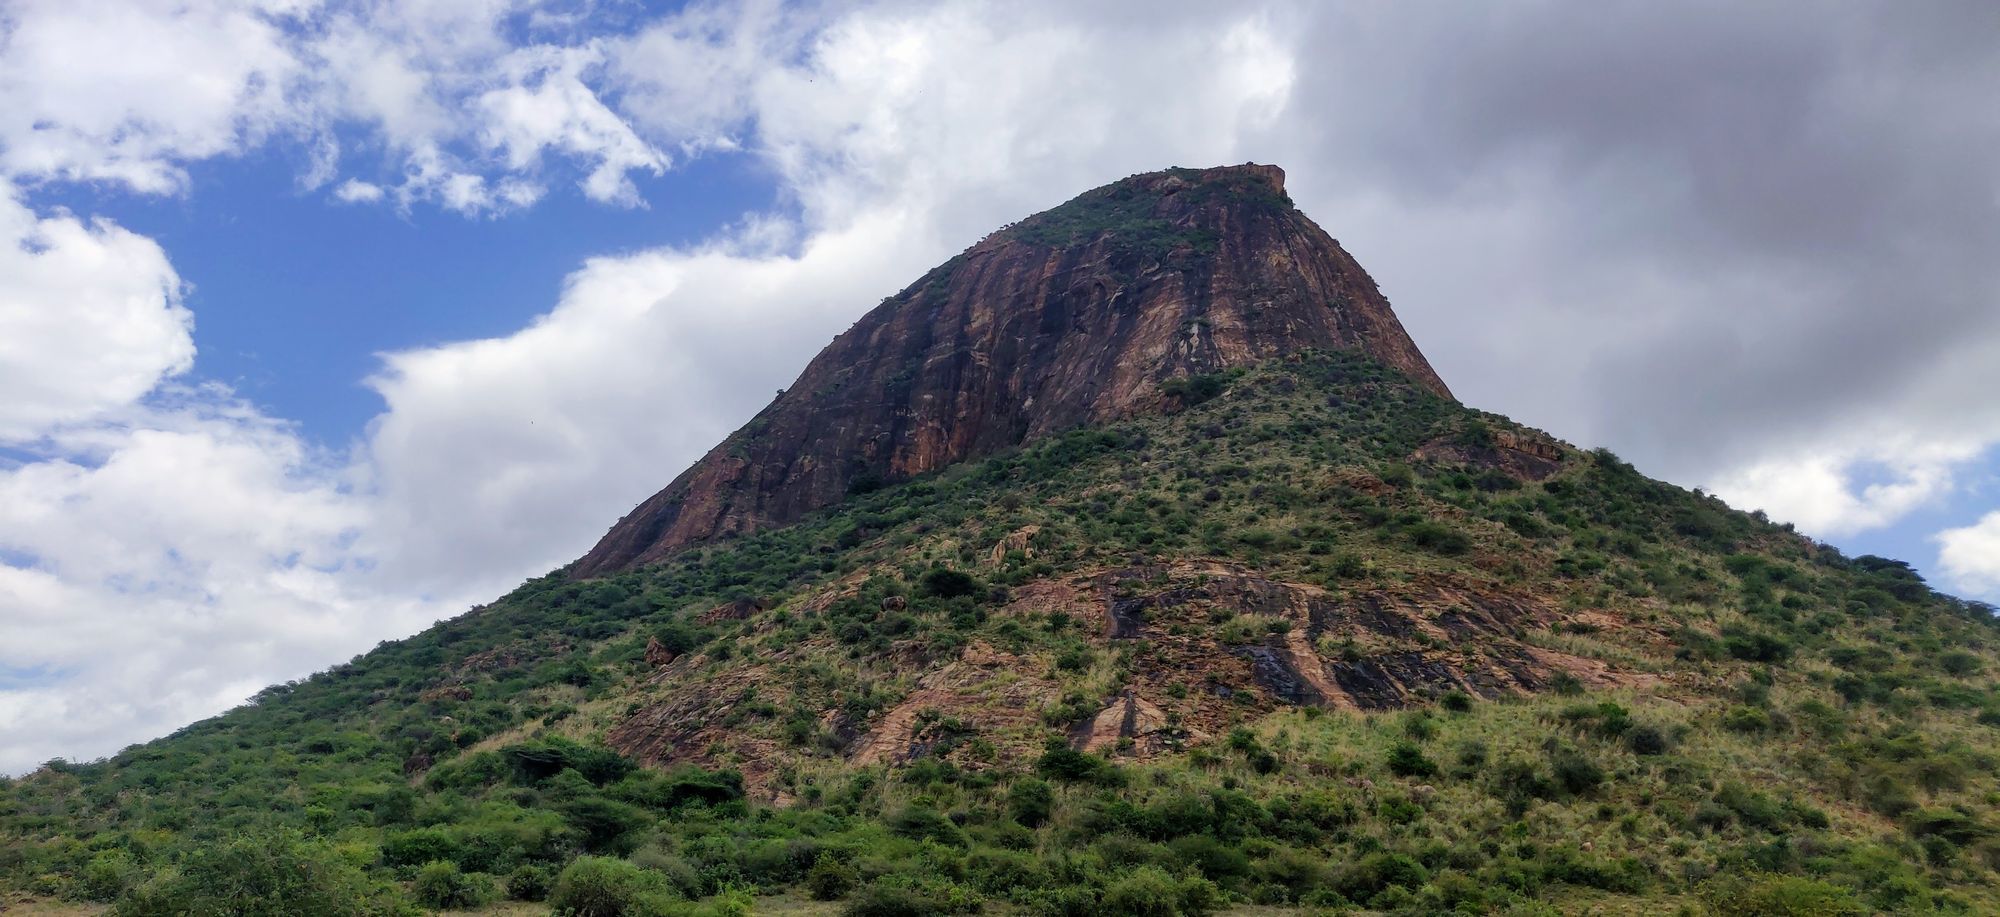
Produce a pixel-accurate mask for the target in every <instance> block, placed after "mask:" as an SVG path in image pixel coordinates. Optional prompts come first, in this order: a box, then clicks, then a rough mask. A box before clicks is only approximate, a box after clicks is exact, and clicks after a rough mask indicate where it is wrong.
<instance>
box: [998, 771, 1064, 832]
mask: <svg viewBox="0 0 2000 917" xmlns="http://www.w3.org/2000/svg"><path fill="white" fill-rule="evenodd" d="M1055 804H1056V798H1055V791H1054V790H1052V789H1050V788H1049V785H1048V784H1047V783H1044V782H1042V781H1040V780H1036V779H1034V778H1027V779H1024V780H1019V781H1016V782H1015V783H1014V786H1013V788H1012V789H1010V790H1008V791H1007V813H1008V814H1009V815H1011V816H1013V818H1014V820H1015V821H1017V822H1020V823H1021V824H1023V825H1026V826H1028V827H1030V828H1039V827H1041V826H1042V825H1043V824H1044V823H1046V822H1047V821H1048V820H1049V816H1050V815H1051V814H1053V813H1054V811H1055Z"/></svg>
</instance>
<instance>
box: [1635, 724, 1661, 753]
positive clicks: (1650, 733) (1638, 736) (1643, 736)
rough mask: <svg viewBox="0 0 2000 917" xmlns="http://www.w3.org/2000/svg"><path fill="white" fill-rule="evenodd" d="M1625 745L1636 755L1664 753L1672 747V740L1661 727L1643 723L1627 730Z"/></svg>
mask: <svg viewBox="0 0 2000 917" xmlns="http://www.w3.org/2000/svg"><path fill="white" fill-rule="evenodd" d="M1625 747H1626V748H1628V749H1631V751H1632V753H1633V754H1635V755H1664V754H1666V753H1667V751H1668V750H1669V749H1671V748H1672V742H1671V741H1669V740H1668V738H1667V734H1666V733H1665V732H1662V731H1660V728H1659V727H1657V726H1644V725H1641V726H1634V727H1632V728H1631V729H1630V730H1627V731H1626V733H1625Z"/></svg>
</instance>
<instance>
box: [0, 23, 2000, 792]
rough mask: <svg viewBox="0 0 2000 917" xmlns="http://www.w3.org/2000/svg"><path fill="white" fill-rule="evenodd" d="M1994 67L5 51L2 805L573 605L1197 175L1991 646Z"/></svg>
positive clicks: (37, 27) (1710, 50)
mask: <svg viewBox="0 0 2000 917" xmlns="http://www.w3.org/2000/svg"><path fill="white" fill-rule="evenodd" d="M1995 25H2000V21H1996V15H1995V13H1994V12H1992V11H1990V10H1988V9H1986V8H1984V7H1980V6H1973V5H1960V6H1951V5H1944V4H1940V5H1935V6H1926V7H1924V8H1923V9H1922V10H1921V11H1919V12H1912V11H1911V10H1909V9H1908V8H1906V7H1902V6H1899V5H1894V4H1888V3H1861V4H1851V5H1845V6H1843V7H1841V8H1840V9H1839V10H1836V11H1828V10H1827V9H1825V8H1824V7H1821V6H1819V5H1816V4H1810V3H1803V2H1801V3H1774V4H1760V5H1758V6H1756V7H1753V8H1734V7H1729V6H1722V5H1716V6H1701V5H1676V6H1673V7H1666V6H1663V5H1658V4H1643V3H1632V4H1619V3H1610V4H1601V3H1591V4H1581V3H1579V4H1563V3H1555V4H1535V5H1529V4H1523V5H1513V6H1508V7H1504V8H1490V9H1487V10H1485V11H1483V12H1481V13H1479V14H1477V15H1465V14H1463V12H1462V11H1459V10H1453V9H1445V8H1441V7H1440V8H1435V9H1433V8H1427V7H1424V6H1420V5H1409V4H1402V5H1395V6H1389V5H1358V4H1357V5H1341V4H1320V3H1302V2H1286V0H1270V2H1258V3H1250V4H1232V5H1227V6H1226V7H1225V6H1217V5H1213V4H1193V3H1189V4H1179V3H1169V4H1164V5H1163V4H1156V3H1148V4H1107V5H1088V6H1081V7H1080V6H1077V5H1075V4H1059V3H1040V2H1025V3H1010V4H997V3H990V2H976V0H947V2H944V3H937V4H921V5H919V4H905V3H900V2H868V3H851V4H824V5H822V4H812V5H805V4H780V3H774V2H757V0H745V2H737V3H712V4H689V5H680V4H673V5H665V6H660V5H649V4H636V3H620V2H604V3H589V2H579V3H570V4H562V5H559V6H554V7H551V6H545V5H537V4H533V3H526V2H513V0H428V2H425V3H410V4H378V5H360V4H349V3H341V2H326V3H321V2H317V0H216V2H213V3H204V4H198V5H184V6H172V5H154V4H147V3H139V2H132V0H95V2H83V0H64V2H54V0H19V2H16V3H14V4H10V5H9V7H8V10H7V13H6V14H5V15H4V16H0V234H6V235H8V244H5V245H0V394H4V396H5V397H0V625H4V626H5V628H6V632H5V634H4V635H0V734H6V735H9V736H10V737H15V736H25V737H27V738H26V739H25V740H22V741H17V742H13V743H10V747H8V748H5V749H0V772H13V771H19V770H21V769H24V768H27V767H31V766H33V765H34V764H35V763H38V762H40V761H42V760H46V759H47V758H49V757H53V756H57V755H62V756H67V757H73V758H90V757H95V756H99V755H102V754H105V753H108V752H110V751H113V750H115V749H117V748H118V747H120V746H121V745H123V744H125V743H128V742H132V741H138V740H143V739H145V738H149V737H152V736H156V735H160V734H163V733H165V732H167V731H170V730H171V729H173V728H175V727H177V726H179V725H182V724H184V723H187V722H190V721H192V720H194V719H196V718H199V717H201V716H205V715H209V714H212V713H215V712H217V711H220V710H223V709H226V708H228V707H229V706H232V705H234V704H236V703H240V702H241V701H242V700H243V699H244V698H246V697H248V696H249V695H250V694H252V693H254V692H255V691H256V690H258V689H259V688H261V687H263V686H265V685H268V684H270V683H273V682H278V681H284V680H287V679H291V678H297V677H300V676H303V675H306V674H308V673H310V672H312V671H315V670H318V669H321V668H324V667H325V666H327V665H329V664H331V663H334V662H338V661H341V660H344V659H346V658H348V657H349V656H351V655H353V654H355V653H357V652H361V651H364V650H366V649H367V648H368V647H370V646H372V645H374V644H375V643H376V642H378V641H380V640H383V639H389V638H394V637H399V636H403V635H406V634H409V633H413V632H415V631H417V630H419V629H421V628H423V627H425V626H427V625H428V624H430V623H431V622H433V621H435V620H438V619H439V618H442V617H447V616H450V615H453V614H457V613H459V612H461V611H463V610H464V609H465V608H466V607H468V606H469V605H471V604H473V603H476V602H481V601H485V600H489V599H491V598H492V597H494V596H495V595H498V594H500V593H501V592H504V591H505V590H506V589H508V588H510V587H512V586H513V585H515V584H517V583H519V582H520V581H521V580H522V579H524V578H526V577H529V576H534V575H538V574H540V573H543V572H545V571H547V570H549V569H551V568H553V567H555V566H557V565H559V564H561V563H564V562H566V561H568V560H570V559H572V558H574V557H576V556H577V555H578V554H580V553H581V552H582V551H583V550H584V549H585V548H587V547H588V546H589V544H590V543H591V542H592V541H594V539H595V538H596V537H597V536H598V535H599V534H601V533H602V532H603V531H604V529H605V528H606V527H607V526H608V525H609V524H610V523H611V522H612V521H613V520H615V519H616V518H617V517H618V516H619V515H620V514H622V513H623V512H625V511H626V510H627V509H629V508H630V507H631V506H633V505H634V504H635V503H636V502H637V501H638V500H639V499H641V498H643V497H644V496H646V495H648V494H650V493H651V492H652V491H653V490H655V489H656V488H658V487H659V486H660V485H662V484H663V483H665V482H666V481H667V480H669V479H671V478H672V477H673V476H674V475H675V474H676V473H677V472H679V471H680V470H681V469H682V468H684V467H685V466H686V465H687V464H688V463H689V462H691V461H692V460H693V459H694V458H695V457H697V456H698V455H700V454H701V453H702V452H703V451H705V450H706V449H707V448H708V447H709V446H710V445H712V444H713V443H714V442H715V441H717V440H718V439H720V438H721V437H722V436H723V435H724V434H726V433H727V432H728V431H729V430H731V429H733V428H734V427H735V426H737V425H738V424H740V423H741V422H742V421H743V420H744V419H746V418H747V417H749V416H750V415H751V414H752V413H753V412H754V411H755V410H756V409H758V408H759V407H761V406H762V405H763V404H764V403H765V402H766V401H767V400H768V399H769V398H770V397H771V393H772V391H773V390H775V389H777V388H780V387H783V386H785V385H788V384H789V383H790V382H791V381H792V379H793V377H794V376H795V374H796V373H797V371H798V370H799V368H800V367H801V366H802V365H803V364H804V362H805V360H806V359H808V358H809V357H810V356H811V355H812V354H813V353H814V352H816V351H817V350H818V348H819V347H820V346H821V345H822V344H823V343H825V341H826V340H828V339H829V338H831V337H832V335H834V334H835V333H837V332H838V331H840V330H841V329H843V328H845V327H846V326H847V325H848V324H849V323H850V322H852V321H853V320H854V319H855V318H856V317H858V316H859V315H860V314H861V313H862V312H863V311H865V310H866V309H867V308H868V307H869V306H870V305H872V304H873V303H875V302H877V301H878V300H880V299H881V298H882V297H883V296H886V295H888V294H890V293H893V292H894V291H896V290H897V289H900V288H901V287H902V286H903V285H905V284H906V283H907V282H908V281H909V280H910V279H912V278H914V277H915V276H917V275H918V274H920V273H921V272H922V271H923V270H925V269H926V268H928V267H930V266H931V265H933V264H936V263H938V262H939V261H942V260H944V259H945V258H947V257H949V256H950V255H952V254H954V253H956V252H958V251H959V250H961V249H963V248H964V247H965V246H966V245H968V244H970V243H972V242H974V241H976V240H977V239H978V238H979V237H980V236H982V235H983V234H984V233H986V232H988V231H989V230H991V229H993V228H994V227H996V226H998V225H1001V224H1003V223H1006V222H1009V221H1011V220H1015V219H1018V218H1020V217H1021V216H1023V215H1025V214H1028V213H1032V212H1034V211H1036V210H1039V209H1042V208H1045V207H1048V206H1051V205H1053V204H1055V203H1059V202H1060V201H1062V200H1064V199H1066V198H1068V197H1070V196H1072V195H1073V194H1075V193H1076V192H1078V191H1080V190H1083V189H1085V188H1089V187H1092V186H1095V185H1098V184H1101V183H1103V182H1106V181H1110V180H1113V179H1116V178H1118V177H1121V176H1123V175H1127V174H1131V173H1133V172H1139V171H1149V170H1153V169H1158V168H1162V167H1166V166H1172V165H1212V164H1219V163H1235V162H1244V161H1259V162H1275V163H1278V164H1280V165H1282V166H1284V167H1285V168H1286V169H1287V171H1288V189H1289V191H1290V193H1291V194H1292V196H1293V198H1294V199H1295V200H1296V201H1297V202H1298V203H1299V204H1300V206H1301V207H1302V208H1303V209H1304V210H1305V211H1306V213H1307V214H1308V215H1310V216H1312V217H1313V218H1314V219H1315V220H1317V221H1318V222H1320V223H1321V224H1322V225H1323V226H1325V227H1326V228H1327V229H1328V230H1329V231H1330V232H1332V233H1333V234H1334V235H1335V236H1336V237H1337V238H1339V239H1340V240H1341V242H1342V243H1343V244H1344V245H1345V246H1346V247H1347V248H1348V249H1349V250H1350V251H1352V252H1353V253H1354V254H1355V255H1356V256H1357V258H1358V259H1359V260H1360V261H1361V262H1362V263H1363V264H1364V265H1366V266H1367V267H1368V269H1369V270H1370V272H1371V273H1372V274H1373V275H1374V277H1375V278H1376V280H1377V281H1378V282H1379V283H1380V285H1381V286H1382V288H1383V289H1384V291H1385V292H1387V293H1388V295H1389V296H1390V298H1391V300H1392V301H1393V302H1394V303H1395V305H1396V308H1397V311H1398V313H1399V315H1400V316H1401V317H1402V319H1403V320H1404V322H1405V324H1406V325H1407V326H1408V327H1409V329H1410V331H1411V333H1412V335H1413V336H1414V337H1415V339H1416V340H1417V341H1418V343H1419V344H1420V345H1421V346H1422V347H1423V348H1424V350H1425V352H1426V353H1427V355H1429V357H1430V358H1431V360H1432V362H1433V363H1434V364H1435V365H1436V366H1437V368H1438V369H1439V371H1440V373H1441V374H1442V375H1443V376H1444V377H1445V378H1446V379H1447V381H1448V382H1449V383H1450V384H1451V385H1452V387H1453V389H1454V390H1455V391H1456V392H1458V393H1459V395H1460V396H1461V397H1462V398H1463V399H1464V400H1466V401H1467V402H1469V403H1471V404H1474V405H1476V406H1479V407H1482V408H1486V409H1489V410H1494V411H1497V412H1501V413H1505V414H1508V415H1510V416H1512V417H1514V418H1515V419H1517V420H1520V421H1522V422H1524V423H1528V424H1530V425H1534V426H1539V427H1542V428H1545V429H1548V430H1550V431H1551V432H1553V433H1555V434H1557V435H1559V436H1562V437H1564V438H1566V439H1569V440H1572V441H1574V442H1578V443H1580V444H1583V445H1586V446H1596V445H1604V446H1608V447H1610V448H1612V449H1614V450H1615V451H1617V452H1618V453H1619V454H1620V455H1622V456H1624V457H1625V458H1627V459H1628V460H1631V461H1632V462H1634V463H1635V464H1636V465H1637V466H1638V467H1640V468H1641V469H1642V470H1645V471H1647V472H1648V473H1651V474H1654V475H1656V476H1659V477H1663V478H1666V479H1668V480H1671V481H1674V482H1676V483H1680V484H1683V485H1686V486H1702V487H1705V488H1708V489H1710V490H1712V491H1714V492H1716V493H1718V494H1720V495H1722V496H1724V497H1725V498H1726V499H1728V500H1730V501H1731V502H1732V503H1733V504H1735V505H1737V506H1741V507H1744V508H1761V509H1763V510H1765V511H1767V512H1768V513H1770V514H1771V515H1772V516H1773V517H1774V518H1778V519H1781V520H1788V521H1792V522H1795V523H1797V524H1798V525H1799V526H1800V527H1801V528H1802V529H1803V530H1804V531H1806V532H1808V533H1810V534H1812V535H1814V536H1816V537H1820V538H1823V539H1826V540H1828V541H1830V542H1832V543H1834V544H1837V545H1839V546H1841V547H1843V548H1844V549H1846V550H1848V551H1849V552H1850V553H1857V554H1858V553H1879V554H1884V555H1888V556H1894V557H1900V558H1904V559H1907V560H1910V561H1912V562H1914V563H1916V564H1917V565H1918V567H1919V568H1920V569H1922V570H1923V571H1924V572H1925V573H1926V574H1927V575H1928V576H1930V577H1931V578H1932V580H1933V581H1934V582H1936V583H1938V584H1939V585H1941V586H1942V587H1944V588H1948V589H1952V590H1955V591H1958V592H1960V593H1962V594H1967V595H1974V596H1981V597H1985V598H1994V597H2000V457H1996V456H2000V452H1996V446H2000V402H1996V401H1995V399H1993V398H1991V397H1990V392H1992V391H1994V390H1996V389H2000V308H1996V303H1995V302H1994V299H1995V297H1996V295H2000V294H1996V291H2000V267H1996V266H1995V265H1994V264H1993V259H1992V257H1991V252H1992V251H1994V250H1995V249H1996V248H2000V216H1996V209H2000V208H1996V207H1994V206H1993V203H1992V202H1993V194H1994V190H1993V189H1995V188H2000V162H1996V161H1995V160H1994V159H1993V158H1992V157H1991V156H1990V155H1985V151H1988V150H1991V149H1994V148H1996V147H2000V112H1996V111H1995V110H1994V109H1993V106H1991V104H1990V98H1989V97H1990V87H1991V86H1992V85H1995V84H1996V83H2000V55H1996V53H1995V51H1994V50H1993V49H1992V48H1990V47H1987V46H1986V44H1985V43H1979V42H1967V41H1965V40H1964V36H1966V35H1972V34H1990V33H1991V27H1992V26H1995ZM114 26H115V27H114ZM1857 87H1866V91H1860V90H1859V89H1857Z"/></svg>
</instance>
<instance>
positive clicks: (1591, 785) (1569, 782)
mask: <svg viewBox="0 0 2000 917" xmlns="http://www.w3.org/2000/svg"><path fill="white" fill-rule="evenodd" d="M1549 770H1550V772H1551V773H1553V774H1554V775H1555V778H1556V784H1557V785H1558V786H1561V787H1562V788H1563V789H1564V790H1566V791H1568V792H1570V793H1574V794H1577V795H1582V794H1584V793H1588V792H1590V791H1591V790H1594V789H1596V788H1597V785H1598V784H1600V783H1603V782H1604V769H1603V768H1600V767H1598V766H1597V763H1596V762H1594V761H1592V760H1590V759H1589V758H1587V757H1585V756H1584V754H1583V753H1582V752H1580V751H1577V750H1576V749H1574V748H1558V749H1556V750H1554V751H1552V752H1550V753H1549Z"/></svg>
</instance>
